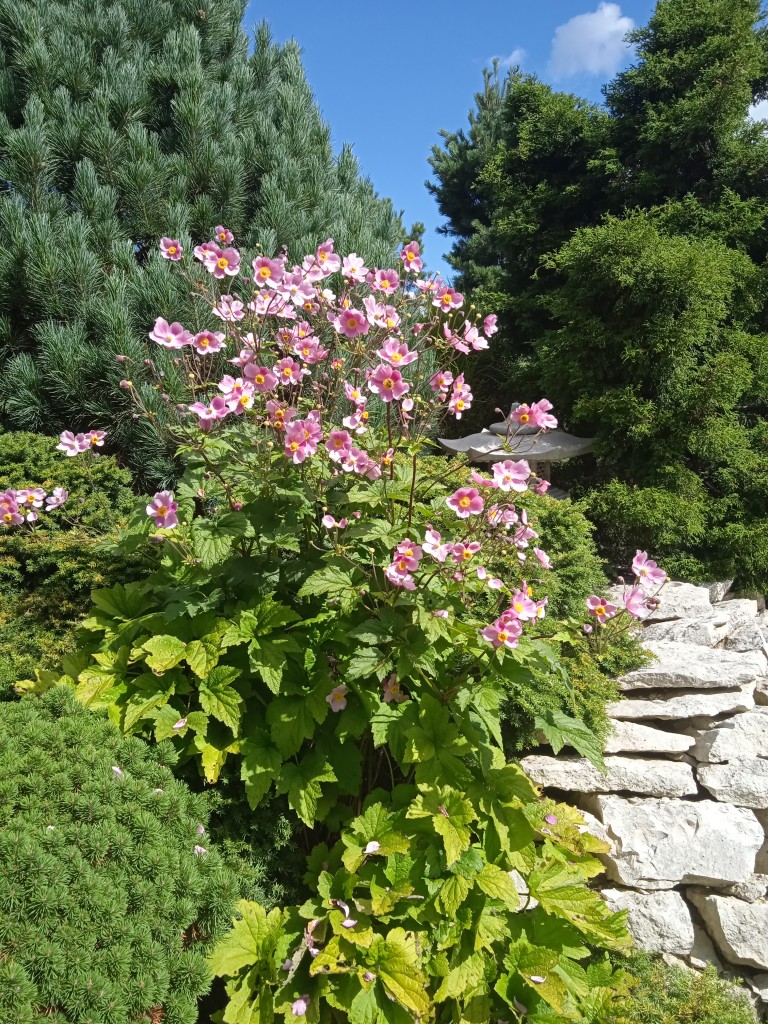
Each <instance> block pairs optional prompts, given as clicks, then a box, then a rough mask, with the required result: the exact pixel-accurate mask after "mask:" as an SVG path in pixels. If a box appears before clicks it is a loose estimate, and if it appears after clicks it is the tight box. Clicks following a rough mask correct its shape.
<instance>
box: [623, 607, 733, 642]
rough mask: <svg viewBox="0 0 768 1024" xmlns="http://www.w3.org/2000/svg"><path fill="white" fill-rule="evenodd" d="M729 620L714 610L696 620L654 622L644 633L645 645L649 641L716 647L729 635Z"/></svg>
mask: <svg viewBox="0 0 768 1024" xmlns="http://www.w3.org/2000/svg"><path fill="white" fill-rule="evenodd" d="M728 628H729V619H728V616H727V615H723V614H722V613H718V611H717V609H715V608H713V609H712V611H711V613H710V614H709V615H702V616H701V617H700V618H696V619H669V620H668V621H666V622H652V623H651V624H650V625H649V626H646V627H645V629H644V630H643V633H642V638H643V643H647V642H648V641H649V640H653V641H656V640H675V641H678V642H679V643H686V644H698V645H699V646H701V647H714V646H715V644H717V643H719V642H720V641H721V640H722V639H724V637H726V636H727V635H728Z"/></svg>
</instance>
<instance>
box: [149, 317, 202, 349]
mask: <svg viewBox="0 0 768 1024" xmlns="http://www.w3.org/2000/svg"><path fill="white" fill-rule="evenodd" d="M149 339H150V341H154V342H156V343H157V344H158V345H162V346H163V348H184V346H185V345H189V344H190V343H191V342H192V335H191V334H190V333H189V331H185V330H184V328H183V327H182V326H181V324H180V323H176V321H174V322H173V323H172V324H169V323H168V321H167V320H164V319H163V318H162V317H161V316H159V317H158V318H157V320H155V326H154V327H153V328H152V330H151V331H150V332H149Z"/></svg>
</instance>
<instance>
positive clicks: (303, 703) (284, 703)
mask: <svg viewBox="0 0 768 1024" xmlns="http://www.w3.org/2000/svg"><path fill="white" fill-rule="evenodd" d="M266 717H267V724H268V725H269V730H270V735H271V737H272V742H273V743H274V744H275V746H276V747H277V749H278V750H279V751H280V754H281V755H282V757H283V758H288V757H293V755H294V754H296V753H297V752H298V751H299V750H300V749H301V745H302V743H303V742H304V740H309V739H312V737H313V736H314V734H315V719H314V717H313V715H312V711H311V709H310V707H309V705H308V703H307V699H306V698H305V697H277V698H275V700H272V701H270V703H269V705H268V706H267V715H266Z"/></svg>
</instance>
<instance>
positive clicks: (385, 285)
mask: <svg viewBox="0 0 768 1024" xmlns="http://www.w3.org/2000/svg"><path fill="white" fill-rule="evenodd" d="M380 287H381V288H382V289H383V290H384V291H386V290H387V288H391V287H392V284H391V282H390V281H388V280H387V279H386V277H385V278H384V280H383V281H382V282H381V285H380Z"/></svg>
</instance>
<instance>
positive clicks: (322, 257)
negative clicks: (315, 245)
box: [317, 252, 328, 263]
mask: <svg viewBox="0 0 768 1024" xmlns="http://www.w3.org/2000/svg"><path fill="white" fill-rule="evenodd" d="M317 258H318V259H319V260H320V262H321V263H325V261H326V260H327V259H328V253H327V252H321V253H319V255H318V257H317Z"/></svg>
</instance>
